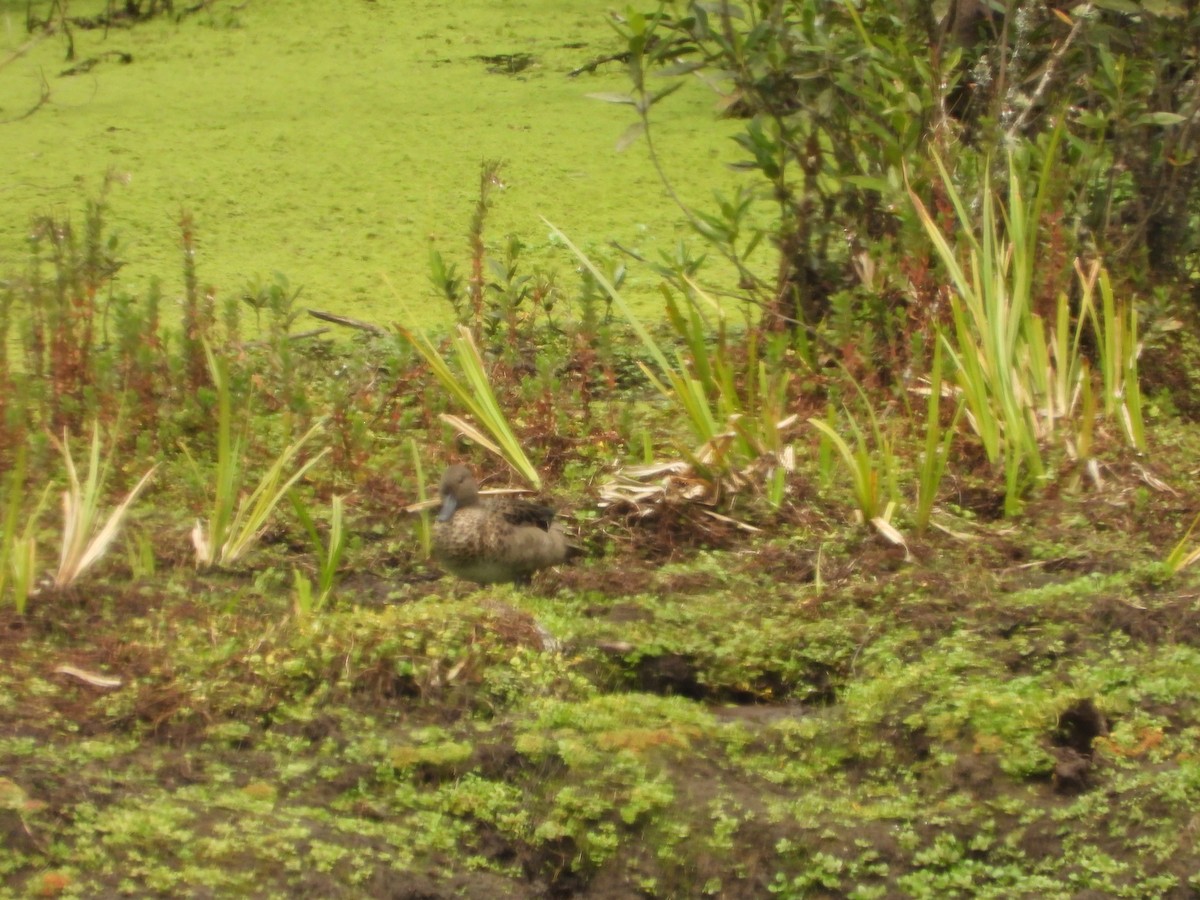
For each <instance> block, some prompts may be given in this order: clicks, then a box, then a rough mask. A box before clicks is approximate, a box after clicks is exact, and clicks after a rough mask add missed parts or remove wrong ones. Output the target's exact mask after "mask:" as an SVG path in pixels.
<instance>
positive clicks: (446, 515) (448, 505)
mask: <svg viewBox="0 0 1200 900" xmlns="http://www.w3.org/2000/svg"><path fill="white" fill-rule="evenodd" d="M441 493H442V508H441V510H440V511H439V512H438V516H437V520H438V521H439V522H446V521H448V520H449V519H450V517H451V516H453V515H454V511H455V510H456V509H461V508H463V507H466V506H474V505H475V504H476V503H478V502H479V485H478V484H476V483H475V476H474V475H472V474H471V470H470V469H468V468H467V467H466V466H460V465H457V464H455V465H453V466H450V467H449V468H447V469H446V471H445V473H444V474H443V475H442V485H441Z"/></svg>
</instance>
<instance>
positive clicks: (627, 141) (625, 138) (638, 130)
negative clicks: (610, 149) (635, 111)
mask: <svg viewBox="0 0 1200 900" xmlns="http://www.w3.org/2000/svg"><path fill="white" fill-rule="evenodd" d="M645 133H646V126H645V124H644V123H643V122H641V121H637V122H634V123H633V124H632V125H630V126H629V127H628V128H626V129H625V132H624V133H623V134H622V135H621V136H620V137H619V138H617V152H618V153H624V152H625V151H626V150H628V149H629V148H630V147H631V146H633V144H634V143H636V141H637V139H638V138H640V137H641V136H642V135H643V134H645Z"/></svg>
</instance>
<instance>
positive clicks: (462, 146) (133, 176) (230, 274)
mask: <svg viewBox="0 0 1200 900" xmlns="http://www.w3.org/2000/svg"><path fill="white" fill-rule="evenodd" d="M143 5H147V4H143ZM42 6H44V7H45V9H39V8H38V7H39V4H33V5H32V6H31V9H32V10H33V11H34V13H35V14H38V15H41V16H43V17H46V16H50V15H52V12H51V5H50V4H42ZM176 9H177V14H176V15H175V16H160V17H157V18H155V19H152V20H150V21H145V22H139V23H137V24H136V25H134V26H133V27H110V28H83V27H80V26H79V25H78V24H76V25H74V26H73V27H70V28H68V29H66V30H64V29H61V28H60V29H58V30H57V31H56V32H55V33H52V34H49V35H47V36H44V37H43V36H39V37H31V36H30V35H29V34H28V33H27V32H26V28H25V21H26V4H25V3H20V4H8V3H6V4H0V41H2V45H3V48H2V49H0V53H3V55H4V65H3V67H0V121H2V122H3V124H2V125H0V128H2V129H3V141H4V148H5V163H6V171H5V175H4V179H3V181H2V182H0V197H2V198H3V203H2V205H0V271H2V272H8V271H12V270H14V269H20V268H21V267H22V266H24V265H25V260H26V253H27V249H26V235H27V234H28V232H29V222H30V220H31V218H32V217H34V216H38V215H44V214H54V215H57V216H63V215H66V214H73V215H76V216H78V218H82V216H81V215H80V214H79V213H80V210H81V209H82V206H83V202H84V200H85V199H86V198H88V197H92V196H94V195H96V194H97V193H98V192H99V190H100V186H101V183H102V181H103V179H104V177H105V174H106V173H108V172H110V171H111V172H113V173H114V174H115V175H116V177H117V178H118V179H119V180H120V182H122V183H121V184H120V185H119V186H117V187H115V188H114V189H113V190H112V191H110V193H109V195H108V202H109V204H110V207H111V209H110V215H109V222H110V224H111V226H112V228H113V230H114V232H115V233H116V235H117V237H118V239H119V241H120V246H121V253H120V254H119V255H120V256H121V258H122V259H124V260H125V261H126V266H125V268H124V269H123V271H122V273H121V285H122V287H123V288H124V289H125V290H127V291H129V292H131V293H134V294H139V295H140V294H144V293H145V291H146V289H147V288H148V284H149V281H150V279H152V278H159V279H161V281H162V284H163V286H164V288H165V289H166V290H167V292H168V295H170V294H178V293H179V292H180V291H181V286H180V281H181V276H180V274H179V272H180V265H179V257H180V252H181V251H180V239H179V228H178V222H179V219H180V216H181V213H182V212H184V211H186V212H189V213H191V215H192V217H193V219H194V222H195V229H196V237H197V241H198V247H199V251H198V263H199V274H200V278H201V280H202V282H203V283H204V284H206V285H211V286H212V287H213V288H214V289H215V291H216V292H217V294H218V296H225V295H228V294H230V293H237V292H240V291H242V290H243V289H244V287H245V286H246V285H247V284H248V283H261V282H264V281H269V280H271V279H272V278H273V277H274V273H277V272H278V273H282V274H284V275H285V276H286V277H287V278H288V280H289V282H290V283H291V284H292V285H293V286H294V287H297V286H298V287H302V288H303V297H304V300H305V302H306V303H307V304H308V305H310V306H314V307H318V308H321V309H326V310H330V311H333V312H335V313H339V314H341V315H347V316H353V317H358V318H361V319H366V320H370V321H374V322H377V323H380V324H388V323H390V322H392V321H394V320H396V319H397V318H399V317H400V316H401V315H402V309H401V306H400V301H403V302H405V303H407V304H408V305H409V306H410V307H411V308H412V309H414V310H419V312H418V315H419V316H421V317H423V318H425V319H426V320H427V322H428V323H430V324H433V323H438V322H448V321H449V320H450V318H451V314H450V310H449V308H448V306H445V305H444V304H442V305H438V304H437V302H436V300H435V299H434V294H433V290H432V288H431V286H430V283H429V266H428V257H429V251H430V249H431V248H437V249H439V250H440V251H441V252H442V253H443V254H445V255H447V257H454V256H460V257H461V256H465V255H466V232H467V229H468V224H469V221H470V218H471V214H472V209H473V205H474V203H475V201H476V199H477V198H478V192H479V177H480V163H481V161H482V160H485V159H496V160H501V161H503V162H504V168H503V180H504V185H505V189H504V190H503V191H502V192H500V194H499V195H498V196H497V197H496V198H495V199H494V210H493V213H492V216H491V217H490V219H489V223H488V238H489V239H490V240H492V241H494V242H495V243H496V244H497V245H499V244H500V243H501V242H502V240H503V238H504V236H505V235H507V234H509V233H513V234H517V235H519V236H520V238H521V240H522V241H523V242H524V243H525V245H526V247H527V250H526V255H527V258H528V259H529V260H530V261H531V262H534V263H536V264H537V265H538V266H541V267H544V268H546V269H547V270H555V271H563V272H567V273H569V272H571V271H572V270H573V268H574V265H575V264H574V262H573V261H572V259H571V258H570V257H569V256H568V255H567V254H566V253H565V252H564V251H563V250H562V249H561V248H559V247H558V246H556V244H555V243H554V242H553V241H552V240H551V238H550V236H549V234H548V230H547V228H546V227H545V225H544V224H543V222H542V220H541V216H545V217H546V218H548V219H550V220H551V221H553V222H554V223H555V224H557V225H558V226H559V227H561V228H562V229H564V231H566V233H568V234H569V235H571V236H572V238H573V239H574V240H576V241H577V242H579V243H581V244H582V245H584V246H588V247H603V246H605V245H607V242H609V241H610V240H616V241H619V242H620V243H621V244H622V245H623V246H625V247H629V248H631V249H633V250H635V251H637V252H639V253H641V254H642V255H644V256H647V257H648V258H651V259H654V258H657V257H658V255H659V253H660V252H665V251H670V250H671V249H672V248H673V247H674V245H675V243H676V241H677V240H678V239H680V238H683V237H686V235H687V229H686V227H685V226H684V225H683V224H682V223H683V217H682V216H681V214H680V213H679V210H678V208H677V207H675V206H674V205H673V204H672V202H671V201H670V200H669V199H668V198H667V196H666V194H665V193H664V191H663V189H662V186H661V183H660V181H659V179H658V176H657V175H656V174H655V172H654V171H653V168H652V166H651V165H650V162H649V160H648V158H647V155H646V153H645V150H644V148H643V147H640V146H635V147H633V148H630V149H629V150H627V151H625V152H623V153H619V152H617V149H616V143H617V140H618V138H619V137H620V136H621V134H622V133H623V132H624V131H625V129H626V127H627V126H628V125H629V124H630V121H631V120H630V114H629V110H628V108H625V107H619V106H614V105H612V104H607V103H602V102H599V101H597V100H594V99H589V98H588V97H587V95H588V94H589V93H596V92H606V91H607V92H612V91H620V90H624V89H625V88H626V84H625V76H624V73H623V70H622V68H621V65H620V64H619V63H609V64H606V65H602V66H600V67H598V68H597V69H596V70H595V71H594V72H591V73H582V74H579V75H577V76H576V77H571V76H570V73H571V72H572V71H573V70H575V69H577V68H579V67H581V66H584V65H586V64H587V63H588V62H590V61H592V60H594V59H596V58H597V57H601V56H604V55H605V54H610V53H612V52H613V51H614V50H615V49H617V48H616V47H615V42H614V40H613V37H614V34H613V32H612V29H611V28H610V27H609V25H608V24H607V22H606V21H605V16H606V10H607V9H608V4H606V3H603V2H598V0H586V2H578V0H514V2H505V3H491V2H486V0H461V2H447V0H441V2H431V3H420V4H417V3H409V2H404V3H396V2H389V3H384V2H374V3H373V2H366V0H361V2H351V3H345V4H331V3H325V2H317V0H286V2H285V0H256V2H251V3H241V4H234V3H223V2H217V3H211V4H207V5H203V6H202V8H200V9H197V10H195V11H193V12H190V13H184V12H183V8H182V5H181V4H176ZM104 10H105V4H103V3H91V4H87V3H71V4H70V6H69V13H70V15H71V16H72V17H78V18H82V17H84V16H85V15H86V14H88V13H91V14H93V15H99V14H100V13H103V12H104ZM67 34H69V36H70V40H69V41H68V38H67ZM69 50H73V58H70V59H68V51H69ZM732 127H733V126H732V125H730V124H729V123H720V122H715V117H714V113H713V102H712V97H711V95H710V94H709V93H708V92H707V91H706V90H705V89H703V88H702V87H701V86H700V85H696V86H695V87H694V89H692V90H689V91H686V92H684V94H683V95H681V96H677V97H676V98H673V101H672V103H671V104H669V105H667V106H665V107H663V112H662V114H661V127H660V131H659V133H658V135H657V139H658V140H659V142H660V145H661V150H662V153H663V156H664V158H665V159H666V160H667V163H668V168H669V170H670V171H671V174H672V176H673V179H674V180H675V181H676V182H677V187H678V189H679V190H680V191H681V193H682V194H683V196H684V197H685V198H686V199H688V200H689V201H691V202H696V203H704V202H708V201H709V200H710V199H711V195H712V191H713V190H714V188H718V187H719V188H723V189H728V188H729V187H731V186H733V185H734V184H736V182H735V181H734V178H735V176H734V175H732V174H731V173H730V172H729V170H728V168H727V166H726V163H728V162H730V161H732V159H733V158H734V156H735V148H734V147H733V144H732V143H731V142H730V141H729V140H728V139H727V136H726V135H727V134H728V133H730V132H731V131H732ZM385 279H386V281H385ZM389 282H390V285H391V286H390V287H389V286H388V283H389ZM652 283H653V279H652V277H651V276H649V275H647V276H646V277H645V282H644V284H643V283H640V282H638V279H637V277H636V276H635V277H634V278H633V281H632V283H631V285H630V287H631V290H632V292H633V296H635V297H636V296H638V292H639V290H640V291H642V292H644V294H645V295H646V296H648V295H649V291H650V288H651V286H652Z"/></svg>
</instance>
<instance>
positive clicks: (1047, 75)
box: [1004, 2, 1093, 143]
mask: <svg viewBox="0 0 1200 900" xmlns="http://www.w3.org/2000/svg"><path fill="white" fill-rule="evenodd" d="M1092 6H1093V4H1092V3H1090V2H1089V3H1088V4H1087V6H1085V7H1084V8H1083V9H1081V10H1078V11H1077V12H1076V13H1075V24H1074V25H1072V26H1071V31H1070V32H1069V33H1068V34H1067V37H1066V40H1064V41H1063V42H1062V43H1061V44H1059V45H1058V48H1057V49H1056V50H1055V51H1054V55H1053V56H1051V57H1050V61H1049V62H1047V63H1046V68H1045V69H1043V70H1042V77H1041V78H1040V79H1039V80H1038V85H1037V87H1036V88H1034V91H1033V94H1032V95H1031V96H1030V97H1029V102H1028V103H1026V104H1025V108H1024V109H1023V110H1021V114H1020V115H1019V116H1017V118H1016V121H1014V122H1013V123H1012V125H1011V126H1010V127H1009V129H1008V131H1007V132H1006V133H1005V135H1004V139H1005V142H1007V143H1012V141H1013V139H1014V138H1015V137H1016V136H1017V133H1018V132H1019V131H1020V130H1021V129H1022V128H1023V127H1024V125H1025V120H1026V119H1028V118H1029V114H1030V113H1031V112H1032V111H1033V108H1034V107H1035V106H1037V104H1038V101H1039V100H1041V99H1042V94H1044V93H1046V88H1047V87H1049V86H1050V79H1051V77H1053V75H1054V71H1055V69H1057V68H1058V64H1059V63H1060V62H1061V61H1062V58H1063V56H1065V55H1066V52H1067V49H1068V48H1069V47H1070V46H1071V44H1072V43H1074V41H1075V38H1076V36H1077V35H1078V34H1079V29H1081V28H1082V27H1083V23H1084V21H1085V20H1086V19H1087V18H1088V17H1089V16H1091V14H1092Z"/></svg>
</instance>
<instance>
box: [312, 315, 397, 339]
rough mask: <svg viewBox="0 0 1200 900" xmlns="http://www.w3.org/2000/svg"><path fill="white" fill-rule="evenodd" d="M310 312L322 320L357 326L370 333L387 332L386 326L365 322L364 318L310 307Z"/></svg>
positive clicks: (352, 326)
mask: <svg viewBox="0 0 1200 900" xmlns="http://www.w3.org/2000/svg"><path fill="white" fill-rule="evenodd" d="M308 314H309V315H310V316H312V317H313V318H314V319H320V320H321V321H322V322H332V323H333V324H334V325H343V326H345V327H346V328H357V329H358V330H359V331H366V332H368V333H370V334H387V329H386V328H380V327H379V326H378V325H376V324H374V323H373V322H364V321H363V320H362V319H351V318H350V317H349V316H338V315H334V314H333V313H328V312H322V311H321V310H319V309H310V310H309V311H308Z"/></svg>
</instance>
